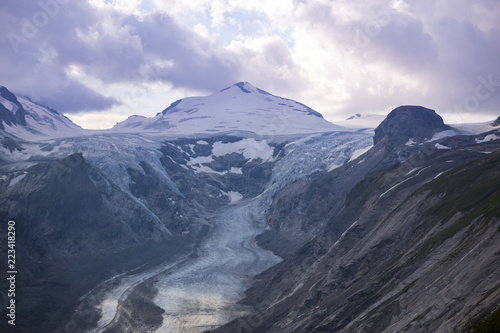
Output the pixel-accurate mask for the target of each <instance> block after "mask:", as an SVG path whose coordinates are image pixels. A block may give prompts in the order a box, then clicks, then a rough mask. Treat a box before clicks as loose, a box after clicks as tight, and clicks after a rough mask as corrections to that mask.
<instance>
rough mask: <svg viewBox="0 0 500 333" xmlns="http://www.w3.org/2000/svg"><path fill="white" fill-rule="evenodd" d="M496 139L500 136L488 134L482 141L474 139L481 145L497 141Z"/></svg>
mask: <svg viewBox="0 0 500 333" xmlns="http://www.w3.org/2000/svg"><path fill="white" fill-rule="evenodd" d="M498 139H500V136H497V135H496V134H488V135H486V136H485V137H484V138H483V139H476V142H477V143H483V142H488V141H493V140H498Z"/></svg>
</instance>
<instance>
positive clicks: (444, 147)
mask: <svg viewBox="0 0 500 333" xmlns="http://www.w3.org/2000/svg"><path fill="white" fill-rule="evenodd" d="M434 147H436V148H437V149H451V148H450V147H446V146H443V145H442V144H439V143H436V144H435V145H434Z"/></svg>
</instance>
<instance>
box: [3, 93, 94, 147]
mask: <svg viewBox="0 0 500 333" xmlns="http://www.w3.org/2000/svg"><path fill="white" fill-rule="evenodd" d="M0 130H3V131H4V133H3V135H2V136H3V137H7V138H8V139H7V140H13V139H14V140H16V138H17V139H20V140H27V141H37V140H43V139H50V138H57V137H68V136H78V135H83V134H84V133H85V131H84V130H83V129H82V128H81V127H80V126H78V125H76V124H75V123H73V122H72V121H71V120H70V119H68V118H67V117H65V116H64V115H63V114H62V113H60V112H58V111H56V110H54V109H51V108H49V107H46V106H44V105H41V104H38V103H35V102H33V101H32V100H30V99H29V98H27V97H17V96H15V95H14V94H13V93H11V92H10V91H9V90H8V89H7V88H6V87H3V86H0ZM4 148H5V147H4Z"/></svg>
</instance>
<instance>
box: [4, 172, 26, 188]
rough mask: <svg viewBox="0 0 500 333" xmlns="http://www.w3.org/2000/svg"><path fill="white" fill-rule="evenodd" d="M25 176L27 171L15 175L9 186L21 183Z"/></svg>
mask: <svg viewBox="0 0 500 333" xmlns="http://www.w3.org/2000/svg"><path fill="white" fill-rule="evenodd" d="M24 177H26V173H23V174H21V175H19V176H17V177H14V178H12V179H11V180H10V182H9V186H8V187H11V186H14V185H16V184H17V183H19V182H20V181H21V180H22V179H23V178H24Z"/></svg>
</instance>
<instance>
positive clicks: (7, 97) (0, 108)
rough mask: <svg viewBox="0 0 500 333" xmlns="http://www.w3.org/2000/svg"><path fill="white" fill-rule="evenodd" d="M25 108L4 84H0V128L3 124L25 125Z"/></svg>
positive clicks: (3, 127)
mask: <svg viewBox="0 0 500 333" xmlns="http://www.w3.org/2000/svg"><path fill="white" fill-rule="evenodd" d="M24 117H25V110H24V109H23V107H22V105H21V104H20V103H19V101H18V100H17V98H16V96H15V95H14V94H12V93H11V92H10V91H9V90H8V89H7V88H5V87H4V86H0V129H2V130H4V129H5V125H8V126H11V125H23V126H24V125H26V120H25V118H24Z"/></svg>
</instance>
